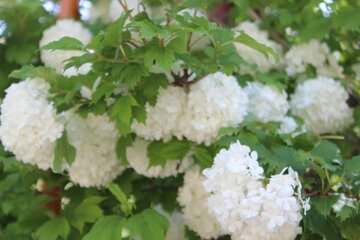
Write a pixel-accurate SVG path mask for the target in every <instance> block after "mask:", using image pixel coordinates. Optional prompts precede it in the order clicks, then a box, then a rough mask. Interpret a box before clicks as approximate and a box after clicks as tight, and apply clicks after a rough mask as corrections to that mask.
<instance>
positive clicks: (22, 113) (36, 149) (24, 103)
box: [0, 78, 64, 170]
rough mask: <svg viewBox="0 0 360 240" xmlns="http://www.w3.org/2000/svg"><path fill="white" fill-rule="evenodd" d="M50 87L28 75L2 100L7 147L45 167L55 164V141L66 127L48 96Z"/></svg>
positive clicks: (1, 132)
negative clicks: (29, 77)
mask: <svg viewBox="0 0 360 240" xmlns="http://www.w3.org/2000/svg"><path fill="white" fill-rule="evenodd" d="M49 88H50V85H49V84H48V83H47V82H45V80H43V79H39V78H35V79H26V80H25V81H22V82H19V83H14V84H12V85H11V86H10V87H9V88H8V89H7V90H6V96H5V98H4V100H3V102H2V104H1V126H0V137H1V141H2V143H3V145H4V147H5V149H6V150H8V151H11V152H12V153H14V155H15V156H16V158H17V159H18V160H20V161H23V162H25V163H30V164H34V165H37V166H38V167H39V168H41V169H44V170H46V169H48V168H50V167H51V166H52V163H53V159H54V149H55V142H56V140H57V139H59V138H60V137H61V136H62V132H63V130H64V124H63V121H62V120H61V117H60V116H59V115H57V114H56V110H55V108H54V107H53V105H52V104H51V103H49V102H48V100H47V98H48V97H49V94H48V90H49Z"/></svg>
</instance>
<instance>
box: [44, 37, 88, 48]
mask: <svg viewBox="0 0 360 240" xmlns="http://www.w3.org/2000/svg"><path fill="white" fill-rule="evenodd" d="M84 48H85V46H84V44H83V43H82V42H81V41H80V40H78V39H76V38H72V37H62V38H60V39H59V40H57V41H53V42H50V43H48V44H46V45H45V46H42V47H41V49H43V50H78V51H81V50H83V49H84Z"/></svg>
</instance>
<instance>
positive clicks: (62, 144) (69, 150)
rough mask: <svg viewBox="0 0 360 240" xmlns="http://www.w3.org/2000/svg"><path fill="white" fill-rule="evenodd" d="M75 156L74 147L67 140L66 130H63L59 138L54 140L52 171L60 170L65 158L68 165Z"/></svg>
mask: <svg viewBox="0 0 360 240" xmlns="http://www.w3.org/2000/svg"><path fill="white" fill-rule="evenodd" d="M75 157H76V149H75V147H73V146H72V145H70V143H69V142H68V137H67V132H66V131H64V132H63V135H62V136H61V138H59V139H58V140H57V141H56V145H55V155H54V163H53V170H54V172H57V173H58V172H61V171H62V166H63V160H65V161H66V162H67V163H68V164H69V165H70V166H71V164H72V163H73V162H74V160H75Z"/></svg>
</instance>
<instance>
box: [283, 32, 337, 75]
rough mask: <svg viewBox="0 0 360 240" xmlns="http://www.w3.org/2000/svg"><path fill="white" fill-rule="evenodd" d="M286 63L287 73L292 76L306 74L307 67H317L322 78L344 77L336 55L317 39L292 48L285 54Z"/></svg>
mask: <svg viewBox="0 0 360 240" xmlns="http://www.w3.org/2000/svg"><path fill="white" fill-rule="evenodd" d="M285 61H286V64H287V65H286V72H287V74H288V75H290V76H293V75H295V74H296V73H301V72H305V70H306V67H307V65H312V66H313V67H315V69H316V72H317V74H318V75H320V76H327V77H340V78H341V77H342V76H343V68H342V67H341V66H340V65H339V63H338V59H337V57H336V55H335V54H334V53H332V52H331V51H330V49H329V47H328V46H327V45H326V43H321V42H319V41H318V40H315V39H313V40H311V41H310V42H308V43H303V44H300V45H294V46H292V47H291V48H290V50H289V51H288V52H287V53H286V54H285Z"/></svg>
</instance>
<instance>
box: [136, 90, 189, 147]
mask: <svg viewBox="0 0 360 240" xmlns="http://www.w3.org/2000/svg"><path fill="white" fill-rule="evenodd" d="M186 99H187V96H186V93H185V91H184V90H183V89H182V88H179V87H174V86H168V87H167V88H166V89H163V88H161V89H160V90H159V94H158V97H157V102H156V105H155V106H151V105H150V104H149V103H147V104H146V112H147V117H146V122H145V124H143V123H138V122H137V121H136V120H135V121H134V123H133V124H132V130H133V131H134V132H135V133H136V134H137V135H138V136H140V137H142V138H144V139H146V140H161V139H162V140H164V141H167V140H170V139H171V137H172V135H177V134H178V132H177V131H178V126H179V124H180V121H181V116H182V114H183V112H184V108H185V105H186Z"/></svg>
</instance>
